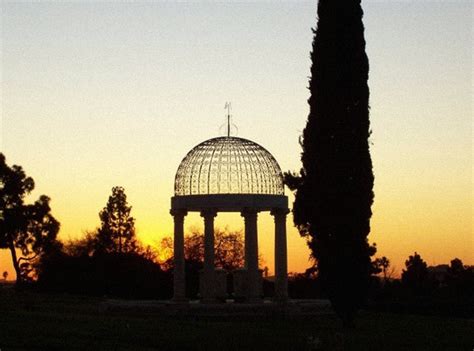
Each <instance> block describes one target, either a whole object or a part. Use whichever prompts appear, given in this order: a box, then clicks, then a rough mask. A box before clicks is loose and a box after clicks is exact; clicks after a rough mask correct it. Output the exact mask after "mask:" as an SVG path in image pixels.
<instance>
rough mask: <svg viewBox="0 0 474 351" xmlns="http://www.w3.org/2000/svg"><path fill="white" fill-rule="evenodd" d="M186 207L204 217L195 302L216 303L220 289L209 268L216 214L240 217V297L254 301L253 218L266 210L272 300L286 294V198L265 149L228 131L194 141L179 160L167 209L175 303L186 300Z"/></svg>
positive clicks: (258, 281)
mask: <svg viewBox="0 0 474 351" xmlns="http://www.w3.org/2000/svg"><path fill="white" fill-rule="evenodd" d="M191 211H195V212H200V214H201V216H202V217H203V219H204V267H203V271H202V274H201V279H200V280H201V281H200V295H201V302H214V301H216V300H217V298H218V297H219V294H220V292H222V291H223V288H222V285H223V284H224V286H225V279H222V278H223V276H222V274H220V272H219V271H218V270H216V268H215V266H214V218H215V217H216V216H217V214H218V213H219V212H239V213H240V214H241V216H242V217H243V218H244V222H245V233H244V236H245V266H244V268H243V270H241V272H240V273H241V274H240V279H241V280H242V283H243V284H241V285H242V286H243V287H244V290H245V294H244V295H245V296H244V297H245V300H246V301H248V302H257V301H261V295H262V294H261V291H262V278H261V271H260V270H259V267H258V236H257V235H258V234H257V217H258V213H259V212H262V211H270V213H271V215H272V216H273V217H274V221H275V300H277V301H285V300H286V299H287V298H288V281H287V243H286V216H287V214H288V213H289V209H288V198H287V197H286V196H285V194H284V186H283V177H282V172H281V169H280V166H279V165H278V163H277V161H276V160H275V158H274V157H273V156H272V155H271V154H270V152H268V151H267V150H266V149H265V148H263V147H262V146H260V145H259V144H257V143H255V142H253V141H250V140H247V139H243V138H239V137H235V136H230V135H229V134H228V135H227V136H222V137H217V138H213V139H209V140H206V141H204V142H202V143H200V144H199V145H197V146H195V147H194V148H193V149H192V150H191V151H189V152H188V154H187V155H186V156H185V157H184V159H183V160H182V161H181V164H180V165H179V167H178V170H177V172H176V178H175V184H174V196H173V197H172V198H171V211H170V213H171V215H172V216H173V217H174V283H173V284H174V295H173V300H174V301H175V302H185V301H186V298H185V269H184V267H185V262H184V229H183V228H184V218H185V216H186V215H187V213H188V212H191ZM224 278H225V277H224ZM235 278H237V277H236V276H234V282H235V284H236V283H238V282H237V281H236V279H235ZM235 284H234V286H235ZM224 291H225V288H224Z"/></svg>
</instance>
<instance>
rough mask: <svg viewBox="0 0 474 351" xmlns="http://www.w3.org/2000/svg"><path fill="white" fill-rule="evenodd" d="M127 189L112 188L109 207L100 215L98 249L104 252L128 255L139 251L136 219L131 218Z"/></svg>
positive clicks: (108, 202)
mask: <svg viewBox="0 0 474 351" xmlns="http://www.w3.org/2000/svg"><path fill="white" fill-rule="evenodd" d="M131 210H132V207H131V206H128V203H127V195H125V189H124V188H122V187H120V186H116V187H113V188H112V195H110V196H109V200H108V201H107V205H106V206H105V207H104V209H103V210H102V211H100V213H99V217H100V221H101V227H100V228H99V229H98V232H97V241H98V243H97V244H98V248H99V250H102V251H103V252H108V253H110V252H115V253H126V252H135V251H136V250H137V239H136V236H135V219H134V218H133V217H131V216H130V211H131Z"/></svg>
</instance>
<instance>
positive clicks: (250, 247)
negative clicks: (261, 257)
mask: <svg viewBox="0 0 474 351" xmlns="http://www.w3.org/2000/svg"><path fill="white" fill-rule="evenodd" d="M241 215H242V217H244V221H245V268H246V269H247V298H248V300H249V301H256V300H259V299H260V287H259V282H260V279H259V271H258V234H257V211H256V210H254V209H244V210H243V211H242V213H241Z"/></svg>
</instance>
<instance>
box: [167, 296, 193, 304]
mask: <svg viewBox="0 0 474 351" xmlns="http://www.w3.org/2000/svg"><path fill="white" fill-rule="evenodd" d="M170 301H171V303H172V304H179V305H183V304H188V303H189V300H188V299H187V298H185V297H173V298H172V299H171V300H170Z"/></svg>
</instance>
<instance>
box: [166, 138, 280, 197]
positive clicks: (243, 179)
mask: <svg viewBox="0 0 474 351" xmlns="http://www.w3.org/2000/svg"><path fill="white" fill-rule="evenodd" d="M210 194H268V195H283V194H284V187H283V176H282V172H281V169H280V166H279V165H278V163H277V161H276V160H275V158H274V157H273V156H272V154H270V152H268V151H267V150H266V149H265V148H263V147H262V146H260V145H258V144H257V143H254V142H253V141H250V140H247V139H243V138H238V137H233V136H226V137H218V138H213V139H209V140H206V141H204V142H202V143H201V144H199V145H197V146H195V147H194V148H193V149H192V150H191V151H190V152H188V154H187V155H186V156H185V157H184V159H183V160H182V161H181V164H180V165H179V167H178V171H177V172H176V178H175V195H177V196H185V195H210Z"/></svg>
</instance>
